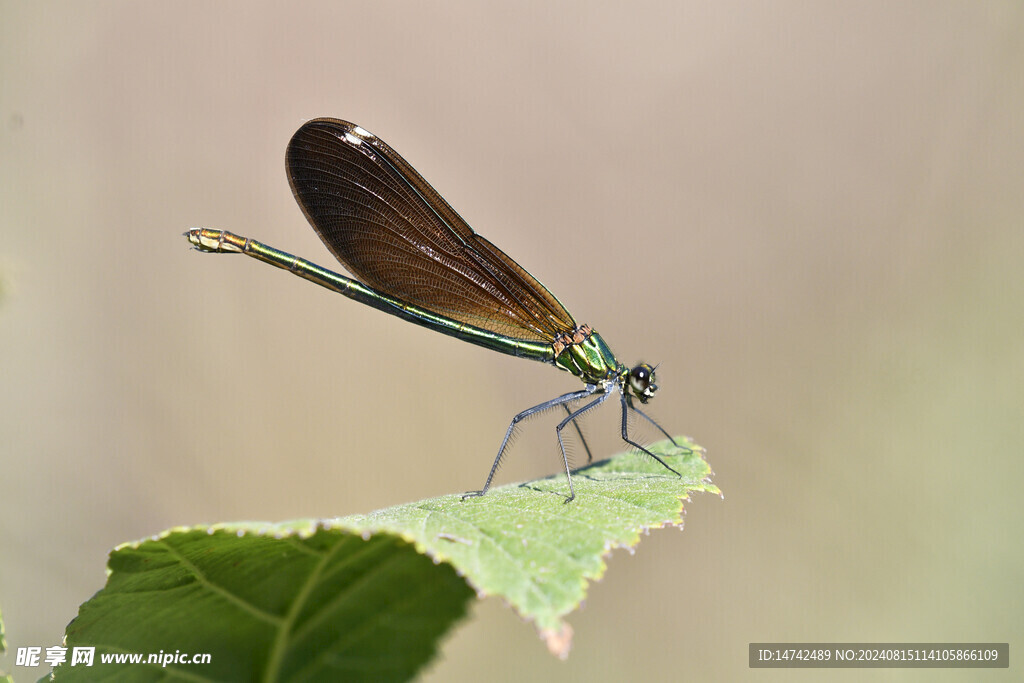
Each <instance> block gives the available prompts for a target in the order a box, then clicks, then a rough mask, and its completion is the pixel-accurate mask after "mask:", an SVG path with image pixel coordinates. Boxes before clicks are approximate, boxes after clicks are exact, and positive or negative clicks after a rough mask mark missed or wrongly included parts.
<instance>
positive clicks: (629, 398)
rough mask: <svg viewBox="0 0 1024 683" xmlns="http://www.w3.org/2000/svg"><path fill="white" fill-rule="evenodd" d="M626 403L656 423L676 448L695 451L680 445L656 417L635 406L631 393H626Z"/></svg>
mask: <svg viewBox="0 0 1024 683" xmlns="http://www.w3.org/2000/svg"><path fill="white" fill-rule="evenodd" d="M626 403H628V404H629V407H630V408H632V409H633V410H635V411H636V414H637V415H639V416H640V417H642V418H643V419H645V420H647V421H648V422H650V423H651V424H652V425H654V426H655V427H657V428H658V431H660V432H661V433H662V434H664V435H665V436H667V437H668V440H669V441H671V442H672V445H673V446H675V447H676V448H682V449H683V450H684V451H689V452H690V453H693V451H692V450H690V449H689V448H687V447H686V446H680V445H679V444H678V443H677V442H676V440H675V439H674V438H672V435H671V434H669V433H668V432H666V431H665V428H664V427H662V426H661V425H660V424H658V423H657V422H655V421H654V418H652V417H651V416H650V415H648V414H647V413H645V412H644V411H642V410H640V409H639V408H637V407H636V406H635V405H634V404H633V397H632V396H630V395H628V394H627V395H626Z"/></svg>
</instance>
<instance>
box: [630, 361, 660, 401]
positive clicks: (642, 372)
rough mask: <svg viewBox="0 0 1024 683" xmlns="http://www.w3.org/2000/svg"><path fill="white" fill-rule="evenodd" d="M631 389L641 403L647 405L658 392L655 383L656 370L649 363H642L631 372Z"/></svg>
mask: <svg viewBox="0 0 1024 683" xmlns="http://www.w3.org/2000/svg"><path fill="white" fill-rule="evenodd" d="M629 388H630V389H632V390H633V394H634V395H635V396H636V397H637V398H638V399H640V402H641V403H646V402H647V399H649V398H651V397H652V396H654V392H655V391H657V390H658V385H657V384H655V383H654V368H652V367H651V366H650V365H648V364H647V363H641V364H640V365H638V366H636V367H635V368H633V369H632V370H630V371H629Z"/></svg>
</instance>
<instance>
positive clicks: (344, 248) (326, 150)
mask: <svg viewBox="0 0 1024 683" xmlns="http://www.w3.org/2000/svg"><path fill="white" fill-rule="evenodd" d="M286 165H287V171H288V181H289V183H291V187H292V192H293V193H294V194H295V199H296V200H297V201H298V202H299V206H301V207H302V211H303V213H305V214H306V218H308V219H309V222H310V224H311V225H312V226H313V229H315V230H316V232H317V234H318V235H320V239H321V240H323V242H324V244H326V245H327V248H328V249H330V250H331V253H333V254H334V256H335V257H336V258H337V259H338V260H339V261H341V263H342V264H343V265H344V266H345V268H347V269H348V270H349V271H350V272H351V273H352V274H353V275H355V276H356V278H358V279H359V280H361V281H362V282H363V283H365V284H367V285H369V286H371V287H373V288H374V289H377V290H379V291H381V292H384V293H385V294H389V295H391V296H393V297H396V298H398V299H401V300H403V301H407V302H409V303H412V304H415V305H416V306H419V307H420V308H424V309H426V310H428V311H431V312H433V313H437V314H439V315H443V316H446V317H448V318H452V319H455V320H458V321H460V322H464V323H468V324H470V325H474V326H476V327H479V328H483V329H485V330H490V331H491V332H496V333H498V334H502V335H506V336H509V337H513V338H517V339H527V340H531V341H548V342H550V341H552V340H553V339H554V338H555V337H556V336H557V335H558V334H559V333H562V332H569V331H572V330H573V329H575V327H576V323H575V321H574V320H573V318H572V316H571V315H569V312H568V311H566V310H565V308H564V307H563V306H562V304H560V303H559V302H558V299H556V298H555V297H554V296H553V295H552V294H551V292H549V291H548V290H547V289H546V288H545V287H544V285H542V284H541V283H540V282H538V281H537V280H536V279H535V278H534V277H533V276H532V275H530V274H529V273H528V272H526V270H525V269H523V268H522V267H521V266H520V265H519V264H518V263H516V262H515V261H513V260H512V259H511V258H509V256H508V255H507V254H505V252H503V251H502V250H501V249H499V248H498V247H496V246H494V245H493V244H491V243H490V242H489V241H487V240H486V239H485V238H483V237H481V236H480V235H478V234H476V233H475V232H473V229H472V228H470V227H469V225H468V224H467V223H466V222H465V221H464V220H462V218H461V217H460V216H459V214H457V213H456V212H455V210H454V209H452V207H451V206H449V205H448V202H446V201H445V200H444V199H443V198H442V197H441V195H439V194H438V193H437V192H436V191H435V190H434V188H432V187H431V186H430V185H429V184H428V183H427V181H426V180H424V179H423V177H422V176H421V175H420V174H419V173H417V172H416V170H415V169H413V167H412V166H410V165H409V164H408V163H407V162H406V161H405V159H403V158H402V157H401V156H399V155H398V153H397V152H395V150H393V149H391V147H389V146H388V145H387V144H385V143H384V142H383V141H381V140H379V139H378V138H376V137H374V136H373V135H371V134H370V133H368V132H367V131H365V130H363V129H362V128H360V127H359V126H356V125H355V124H352V123H348V122H346V121H341V120H338V119H314V120H312V121H309V122H308V123H306V124H305V125H303V126H302V127H301V128H299V130H298V132H296V133H295V135H294V136H293V137H292V140H291V142H290V143H289V144H288V151H287V153H286Z"/></svg>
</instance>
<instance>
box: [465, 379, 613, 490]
mask: <svg viewBox="0 0 1024 683" xmlns="http://www.w3.org/2000/svg"><path fill="white" fill-rule="evenodd" d="M595 391H597V386H596V385H594V384H588V385H587V387H586V388H585V389H581V390H580V391H573V392H570V393H568V394H562V395H561V396H559V397H558V398H553V399H551V400H550V401H544V403H541V404H538V405H535V406H534V407H532V408H527V409H526V410H524V411H523V412H521V413H519V414H518V415H516V416H515V417H513V418H512V422H511V424H509V426H508V430H507V431H506V432H505V438H504V439H502V441H501V448H499V449H498V457H496V458H495V459H494V464H493V465H491V471H490V472H489V473H488V474H487V481H485V482H484V487H483V488H482V489H480V490H479V491H469V492H468V493H464V494H462V499H463V500H465V499H467V498H474V497H478V496H482V495H484V494H485V493H487V490H488V489H490V488H491V480H492V479H494V474H495V473H496V472H497V471H498V466H499V465H501V459H502V458H503V457H505V447H506V446H508V440H509V438H511V436H512V432H514V431H515V428H516V425H517V424H519V423H520V422H521V421H522V420H525V419H526V418H528V417H530V416H531V415H535V414H537V413H540V412H543V411H545V410H547V409H548V408H554V407H555V406H558V405H562V404H565V403H571V402H573V401H578V400H579V399H582V398H586V397H587V396H590V395H591V394H593V393H594V392H595ZM562 455H563V457H564V456H565V452H564V449H563V452H562Z"/></svg>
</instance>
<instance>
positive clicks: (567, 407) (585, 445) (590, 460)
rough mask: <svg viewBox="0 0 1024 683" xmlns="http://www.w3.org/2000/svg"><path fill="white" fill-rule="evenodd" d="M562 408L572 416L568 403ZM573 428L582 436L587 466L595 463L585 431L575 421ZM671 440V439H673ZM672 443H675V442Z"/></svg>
mask: <svg viewBox="0 0 1024 683" xmlns="http://www.w3.org/2000/svg"><path fill="white" fill-rule="evenodd" d="M562 407H563V408H565V413H566V415H572V409H571V408H569V404H568V403H563V404H562ZM648 419H649V418H648ZM572 426H573V427H575V428H576V433H577V434H579V435H580V441H581V442H582V443H583V449H584V450H585V451H586V452H587V464H590V463H592V462H594V455H593V454H592V453H591V452H590V446H588V445H587V440H586V439H585V438H583V430H582V429H580V423H579V422H577V421H576V420H573V421H572ZM669 438H670V439H671V438H672V437H669ZM672 443H675V442H674V441H673V442H672Z"/></svg>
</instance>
